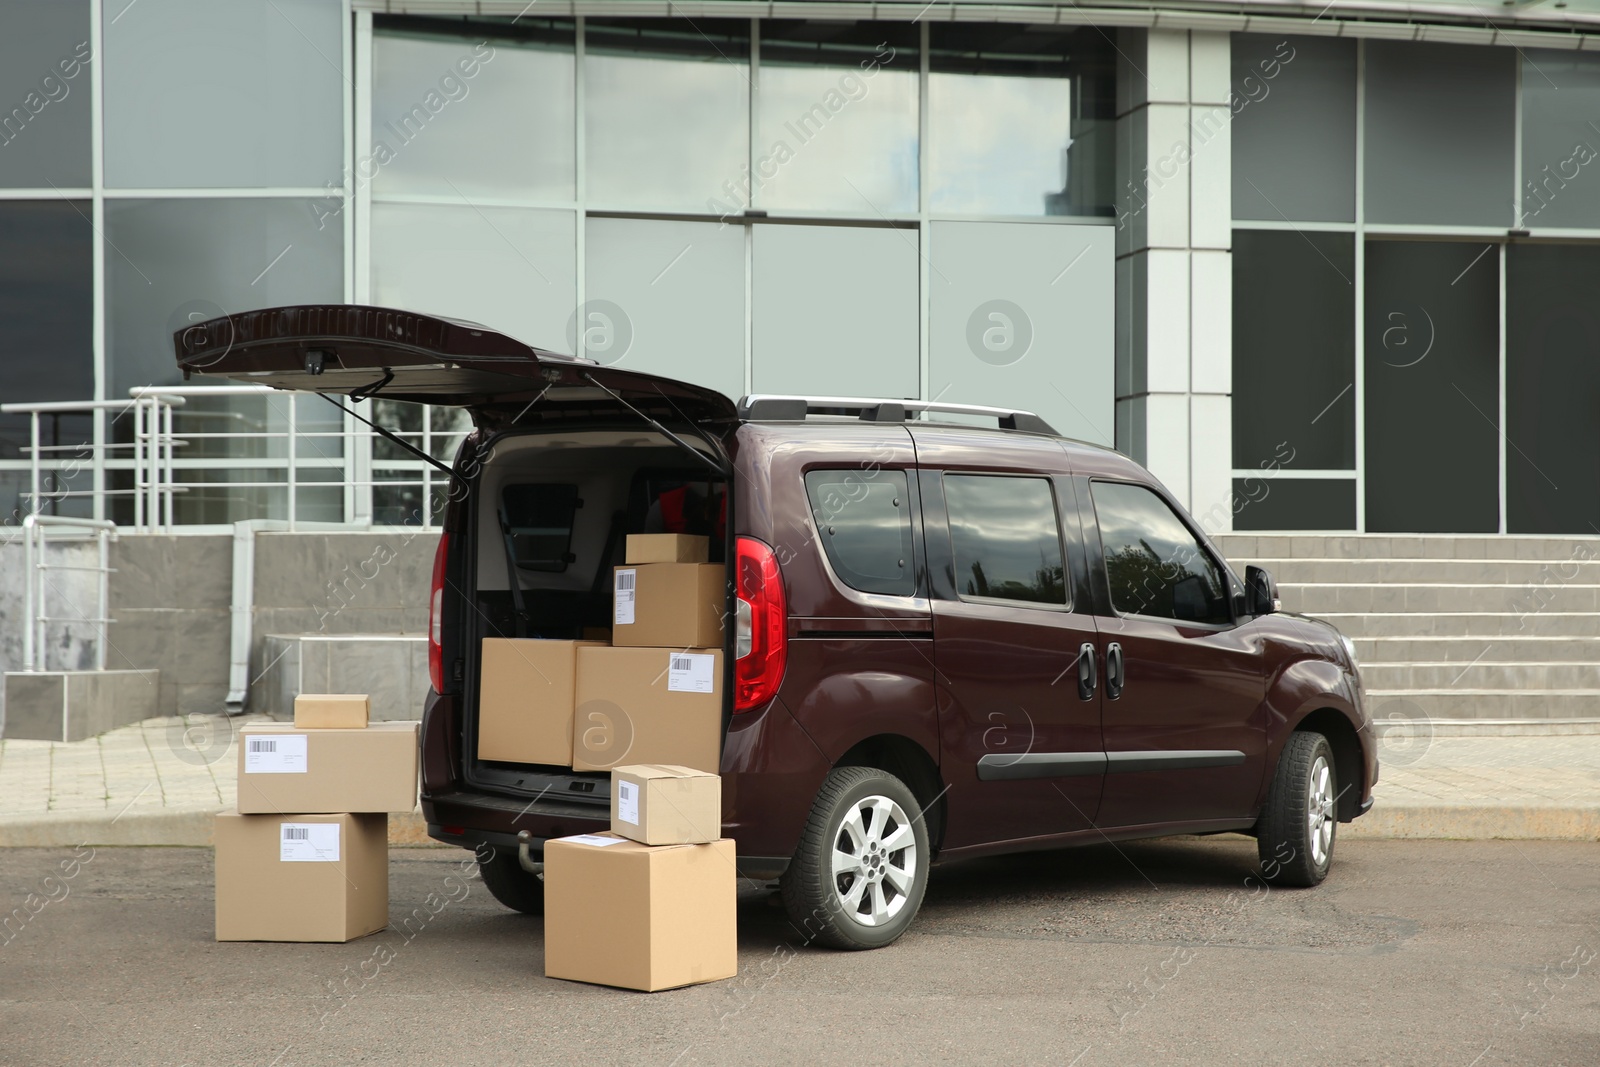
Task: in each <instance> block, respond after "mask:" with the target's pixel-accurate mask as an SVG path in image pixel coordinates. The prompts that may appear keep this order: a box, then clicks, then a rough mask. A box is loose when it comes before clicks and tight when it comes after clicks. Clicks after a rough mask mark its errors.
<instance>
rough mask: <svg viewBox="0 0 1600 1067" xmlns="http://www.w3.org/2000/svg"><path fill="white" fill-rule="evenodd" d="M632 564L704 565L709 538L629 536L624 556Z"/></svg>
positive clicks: (686, 535)
mask: <svg viewBox="0 0 1600 1067" xmlns="http://www.w3.org/2000/svg"><path fill="white" fill-rule="evenodd" d="M622 558H623V559H624V560H625V561H626V562H628V563H630V564H634V563H704V562H705V561H706V560H708V559H710V558H711V538H709V537H706V536H705V535H704V534H629V535H628V542H627V549H626V554H625V555H624V556H623V557H622Z"/></svg>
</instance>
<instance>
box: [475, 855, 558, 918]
mask: <svg viewBox="0 0 1600 1067" xmlns="http://www.w3.org/2000/svg"><path fill="white" fill-rule="evenodd" d="M484 851H487V852H488V853H489V857H488V858H487V859H484V858H483V857H482V855H481V854H480V856H479V859H478V874H480V875H481V876H482V877H483V884H484V885H485V886H487V887H488V889H489V895H490V896H492V897H494V899H496V900H498V901H499V902H500V903H502V904H504V905H505V906H506V907H508V908H510V909H511V910H512V911H520V912H522V914H524V915H543V914H544V880H543V879H542V878H540V877H539V876H538V875H536V874H533V873H530V872H529V871H525V870H523V869H522V863H521V861H520V860H518V859H517V853H516V851H515V850H512V849H504V848H493V849H485V850H484Z"/></svg>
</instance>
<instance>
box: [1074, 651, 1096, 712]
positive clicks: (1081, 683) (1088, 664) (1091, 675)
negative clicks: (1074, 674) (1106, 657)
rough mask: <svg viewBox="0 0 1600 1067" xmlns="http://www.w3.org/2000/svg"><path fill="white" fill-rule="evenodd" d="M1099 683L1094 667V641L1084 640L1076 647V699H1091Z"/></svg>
mask: <svg viewBox="0 0 1600 1067" xmlns="http://www.w3.org/2000/svg"><path fill="white" fill-rule="evenodd" d="M1099 684H1100V679H1099V674H1098V671H1097V670H1096V668H1095V657H1094V642H1092V641H1085V642H1084V643H1083V644H1082V645H1080V646H1079V647H1078V699H1079V700H1093V699H1094V691H1095V689H1096V687H1098V686H1099Z"/></svg>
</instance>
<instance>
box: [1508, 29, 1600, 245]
mask: <svg viewBox="0 0 1600 1067" xmlns="http://www.w3.org/2000/svg"><path fill="white" fill-rule="evenodd" d="M1597 172H1600V56H1596V55H1592V54H1590V53H1587V52H1584V53H1581V54H1580V53H1578V52H1549V51H1535V50H1530V51H1528V52H1524V53H1523V55H1522V191H1521V197H1520V200H1521V205H1520V210H1521V219H1522V221H1521V222H1519V223H1518V224H1517V225H1518V226H1519V227H1534V226H1572V227H1577V226H1587V227H1600V173H1597Z"/></svg>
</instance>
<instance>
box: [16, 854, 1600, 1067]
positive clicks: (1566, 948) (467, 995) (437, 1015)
mask: <svg viewBox="0 0 1600 1067" xmlns="http://www.w3.org/2000/svg"><path fill="white" fill-rule="evenodd" d="M466 857H467V854H466V853H465V852H458V851H455V850H448V849H395V850H394V851H393V852H392V853H391V861H390V862H391V879H390V884H391V907H390V915H391V927H390V929H389V930H387V931H384V932H381V933H378V934H374V935H371V936H369V937H366V938H362V939H360V940H357V941H353V942H350V943H348V944H344V945H299V944H238V943H234V944H218V943H216V942H215V941H213V940H212V927H211V922H212V913H211V908H212V895H211V877H212V872H211V853H210V851H209V850H208V849H203V848H110V847H101V848H92V849H90V848H83V849H79V850H77V851H76V852H74V851H73V850H71V849H54V848H52V849H6V850H3V851H0V894H3V896H0V902H4V907H5V909H6V910H10V909H13V908H16V907H18V906H21V905H23V904H24V902H25V901H27V900H28V898H29V895H30V894H33V895H34V900H35V905H34V908H33V910H31V911H30V910H29V909H28V908H24V909H23V910H24V912H25V913H27V914H28V917H27V919H26V921H23V922H21V923H18V922H17V921H16V920H15V919H14V918H13V920H12V922H11V923H10V925H9V926H8V927H7V928H6V929H5V930H4V932H3V933H0V1063H3V1064H6V1065H11V1064H16V1065H27V1067H44V1065H50V1064H73V1065H78V1064H130V1065H143V1064H163V1065H172V1067H179V1065H183V1064H195V1065H210V1064H248V1065H253V1067H295V1065H301V1064H344V1063H384V1064H450V1065H470V1064H543V1063H563V1064H590V1063H605V1064H611V1063H615V1064H626V1065H628V1067H690V1065H694V1064H732V1063H739V1064H753V1063H761V1064H766V1063H773V1064H788V1063H805V1064H811V1063H853V1064H895V1065H901V1064H915V1063H979V1062H981V1063H1003V1064H1010V1063H1027V1064H1034V1063H1037V1064H1053V1065H1057V1067H1066V1065H1070V1067H1106V1065H1137V1064H1234V1063H1240V1064H1318V1065H1324V1064H1338V1065H1341V1067H1343V1065H1355V1064H1373V1065H1376V1064H1396V1065H1399V1064H1429V1065H1440V1067H1501V1065H1506V1064H1529V1065H1538V1067H1595V1065H1596V1064H1597V1063H1600V844H1597V843H1592V842H1591V843H1584V842H1566V841H1432V840H1429V841H1413V840H1363V839H1352V840H1349V841H1344V842H1341V844H1340V846H1339V853H1338V857H1337V862H1336V866H1335V870H1334V873H1333V875H1332V876H1331V878H1330V879H1329V881H1328V882H1326V883H1325V884H1324V885H1323V886H1321V887H1319V888H1317V889H1313V890H1288V889H1266V888H1263V887H1262V886H1261V885H1260V883H1259V882H1258V881H1256V880H1255V879H1254V878H1253V877H1252V872H1253V870H1254V862H1255V846H1254V842H1253V841H1250V840H1248V839H1245V838H1241V837H1236V836H1232V835H1225V836H1218V837H1210V838H1173V839H1167V840H1163V841H1154V842H1138V843H1126V844H1122V845H1118V846H1111V845H1099V846H1094V847H1089V848H1083V849H1077V850H1072V851H1058V852H1048V853H1036V854H1032V855H1024V856H1012V857H1005V858H1000V859H993V860H983V861H975V862H970V863H966V864H961V865H951V866H946V867H941V868H939V869H937V870H936V871H935V874H934V877H933V880H932V883H931V885H930V887H929V891H928V897H927V902H926V904H925V906H924V908H923V912H922V914H921V916H919V918H918V921H917V922H916V924H915V925H914V926H913V927H912V929H911V931H910V932H909V933H908V934H907V935H906V936H905V937H904V938H902V939H901V941H900V942H899V943H897V944H896V945H894V946H892V947H890V948H887V949H883V950H879V951H876V952H866V953H838V952H831V951H826V950H820V949H816V948H813V947H809V946H807V945H806V944H804V943H803V942H802V941H801V939H800V937H799V935H798V934H797V933H796V931H794V930H793V929H792V928H791V927H790V926H789V924H788V923H787V921H786V920H785V919H784V917H783V913H782V911H781V910H779V909H777V908H774V907H773V906H772V904H771V901H770V898H768V897H767V896H766V895H765V894H763V893H762V892H760V891H747V892H745V893H744V894H743V896H742V899H741V904H740V914H739V927H740V933H739V940H740V965H741V974H740V976H739V977H738V978H736V979H733V980H730V981H726V982H719V983H715V984H710V985H704V986H697V987H692V988H688V989H682V990H674V991H667V992H661V993H653V994H642V993H632V992H626V991H622V990H614V989H606V988H601V987H595V986H586V985H581V984H575V983H570V982H562V981H555V980H551V979H546V978H545V977H544V976H543V970H542V958H543V949H542V932H543V920H542V919H540V918H537V917H527V916H520V915H516V914H513V913H511V912H508V911H506V910H505V909H503V908H502V907H501V906H500V905H499V904H497V903H496V902H495V901H494V900H493V899H492V898H491V897H490V896H489V895H488V893H487V891H486V890H485V889H484V888H483V886H482V884H481V883H480V882H478V881H477V880H476V879H473V880H471V881H470V882H469V883H467V885H468V887H469V888H468V891H467V892H466V894H465V896H462V895H461V894H460V893H459V892H447V891H446V890H445V889H444V888H443V887H445V886H446V885H447V884H448V885H458V884H459V883H456V882H454V880H452V881H451V882H450V883H447V882H446V879H447V878H451V876H453V875H456V876H458V875H459V874H460V873H461V863H462V861H463V860H464V859H466ZM64 860H75V861H76V862H75V864H71V865H69V868H68V869H70V870H72V871H73V872H74V873H73V874H72V875H71V876H70V877H67V876H65V875H64V874H63V867H62V862H63V861H64ZM430 894H434V896H433V901H434V904H433V909H432V910H430V909H429V905H428V904H427V903H426V902H427V901H428V900H429V896H430ZM41 900H43V901H47V902H46V903H43V904H42V905H40V904H38V903H37V902H38V901H41ZM418 909H422V911H421V915H422V917H423V918H422V921H420V922H419V921H418V919H417V916H418ZM14 915H15V913H14V912H13V916H14ZM407 917H410V918H411V922H410V923H408V924H407V927H406V928H405V929H407V930H409V933H407V932H403V928H402V927H401V925H400V924H401V923H402V921H403V920H404V919H406V918H407Z"/></svg>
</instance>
